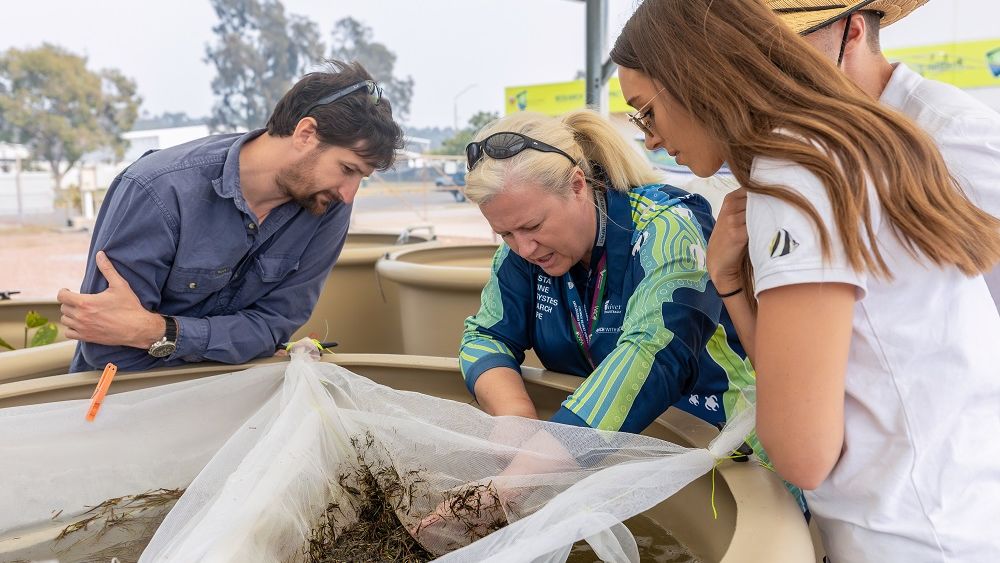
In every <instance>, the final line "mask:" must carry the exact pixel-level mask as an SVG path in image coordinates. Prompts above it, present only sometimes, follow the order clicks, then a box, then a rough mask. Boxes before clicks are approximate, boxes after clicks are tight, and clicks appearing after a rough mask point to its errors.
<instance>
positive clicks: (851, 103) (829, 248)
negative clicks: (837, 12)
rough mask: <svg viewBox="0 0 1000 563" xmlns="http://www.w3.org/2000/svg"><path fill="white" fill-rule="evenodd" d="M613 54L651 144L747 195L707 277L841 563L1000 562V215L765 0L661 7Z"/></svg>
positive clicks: (765, 429)
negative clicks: (976, 201) (732, 180)
mask: <svg viewBox="0 0 1000 563" xmlns="http://www.w3.org/2000/svg"><path fill="white" fill-rule="evenodd" d="M611 56H612V59H613V60H614V61H615V62H616V63H618V64H619V65H620V67H621V70H620V78H621V84H622V90H623V92H624V94H625V97H626V99H627V100H628V102H629V104H630V105H632V106H633V107H635V108H637V109H638V112H637V113H636V114H635V115H634V116H633V119H634V120H635V122H636V123H637V124H638V125H639V126H640V127H641V128H642V129H643V130H644V131H645V134H646V145H647V146H648V147H650V148H653V147H663V148H666V149H667V150H668V151H670V152H671V153H673V154H676V155H677V157H678V160H679V161H680V162H682V163H684V164H686V165H688V166H689V167H691V169H692V170H694V171H695V172H696V173H698V174H699V175H710V174H712V173H714V172H715V171H716V170H717V169H718V168H719V167H720V166H721V165H722V163H723V162H727V163H728V164H729V167H730V169H731V170H732V172H733V174H734V175H735V177H736V178H737V179H738V180H739V182H740V184H741V185H742V186H743V188H742V189H741V190H738V191H737V192H734V193H733V194H731V195H729V196H727V198H726V201H725V203H724V204H723V208H722V210H721V213H720V217H719V224H718V227H717V228H716V230H715V233H714V234H713V236H712V239H711V241H710V244H709V252H708V254H709V258H708V262H709V266H708V269H709V272H710V273H711V277H712V280H713V281H714V282H715V284H716V286H717V287H718V289H719V291H721V292H723V294H724V295H729V296H728V297H726V298H725V299H724V302H725V304H726V309H727V310H728V311H729V313H730V315H731V316H732V319H733V321H734V324H735V326H736V328H737V330H738V331H739V336H740V339H741V341H742V342H743V345H744V347H745V348H746V351H747V352H748V353H749V355H750V358H751V359H752V360H753V363H754V367H755V368H756V371H757V399H758V405H757V406H758V411H757V432H758V435H759V437H760V440H761V442H762V443H763V445H764V447H765V448H766V449H767V451H768V454H769V455H770V457H771V461H772V462H773V465H774V467H775V468H776V470H777V471H778V473H780V474H781V475H782V476H783V477H784V478H785V479H787V480H788V481H790V482H792V483H793V484H795V485H798V486H800V487H802V488H803V489H806V490H807V492H806V498H807V500H808V502H809V507H810V509H811V511H812V513H813V514H814V515H815V517H816V518H817V521H818V524H819V526H820V530H821V531H822V533H823V537H824V540H825V546H826V548H827V550H828V552H829V555H830V556H831V559H832V560H833V561H834V562H835V563H837V562H847V561H850V562H857V561H873V562H876V561H877V562H885V561H963V562H965V561H997V560H1000V559H998V558H1000V536H998V535H997V534H996V530H995V523H996V521H997V514H998V509H997V502H998V501H1000V453H998V452H997V449H996V448H995V447H993V444H994V443H995V441H996V437H997V436H998V435H1000V346H998V342H1000V315H998V313H997V310H996V308H995V307H994V306H993V302H992V300H991V297H990V294H989V291H988V289H987V286H986V283H985V281H984V280H983V276H982V273H983V272H985V271H989V270H990V269H991V268H993V267H994V266H995V265H996V264H997V263H998V262H1000V221H998V220H997V219H996V218H994V217H992V216H990V215H988V214H987V213H985V212H983V211H982V210H980V209H978V208H977V207H975V206H974V205H972V204H971V203H970V202H969V201H968V200H967V199H966V198H965V196H964V195H963V193H962V191H961V189H960V188H959V187H958V185H957V184H956V182H955V181H954V180H953V179H952V178H951V177H950V176H949V175H948V171H947V169H946V167H945V163H944V162H943V160H942V157H941V155H940V154H939V153H938V151H937V149H936V148H935V146H934V144H933V141H932V140H931V139H930V138H929V137H928V136H927V135H926V134H925V133H923V132H922V131H921V130H920V129H919V128H918V127H917V126H915V125H914V124H913V123H911V122H910V121H908V120H907V119H906V118H904V117H903V116H902V115H900V114H898V113H896V112H895V111H893V110H892V109H889V108H887V107H886V106H884V105H880V104H879V103H878V102H877V101H876V100H874V99H872V98H871V97H869V96H867V95H866V94H865V93H864V92H863V91H862V90H861V89H859V88H858V87H856V86H855V85H854V84H853V83H851V82H850V81H849V79H848V78H847V77H845V76H844V75H843V74H842V73H841V72H840V71H838V69H837V68H836V66H835V65H834V63H833V61H830V60H827V59H826V58H825V57H824V56H823V55H821V54H820V53H819V52H818V51H816V50H814V49H811V48H808V47H807V46H806V45H805V43H804V42H803V40H802V39H801V38H800V37H798V36H797V35H796V34H795V33H794V32H793V31H792V30H791V29H789V28H788V27H787V26H784V25H781V24H780V23H779V22H778V20H777V19H776V17H775V15H774V14H772V12H771V10H770V9H769V8H768V7H767V6H766V5H765V4H764V3H763V2H758V1H751V2H748V1H746V0H646V2H644V3H643V4H642V5H641V6H640V7H639V8H638V10H637V11H636V13H635V14H634V15H633V16H632V17H631V19H630V20H629V21H628V23H627V24H626V25H625V28H624V30H623V31H622V34H621V36H620V37H619V38H618V40H617V43H616V45H615V47H614V49H613V50H612V55H611Z"/></svg>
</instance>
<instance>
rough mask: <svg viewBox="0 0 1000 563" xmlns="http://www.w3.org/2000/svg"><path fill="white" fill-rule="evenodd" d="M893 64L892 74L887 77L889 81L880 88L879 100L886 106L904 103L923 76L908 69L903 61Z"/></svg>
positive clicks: (900, 105) (896, 105) (896, 106)
mask: <svg viewBox="0 0 1000 563" xmlns="http://www.w3.org/2000/svg"><path fill="white" fill-rule="evenodd" d="M893 66H894V67H895V68H894V69H893V71H892V76H890V77H889V82H887V83H886V85H885V89H883V90H882V95H881V96H879V101H880V102H882V103H883V104H886V105H887V106H890V107H893V108H899V107H903V105H904V104H906V100H907V98H909V97H910V93H911V92H913V90H915V89H916V88H917V86H919V85H920V82H921V81H922V80H923V79H924V77H922V76H920V75H919V74H917V73H916V72H914V71H912V70H910V67H908V66H906V65H905V64H903V63H896V64H895V65H893Z"/></svg>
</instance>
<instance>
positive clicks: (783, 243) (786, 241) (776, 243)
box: [770, 229, 799, 258]
mask: <svg viewBox="0 0 1000 563" xmlns="http://www.w3.org/2000/svg"><path fill="white" fill-rule="evenodd" d="M798 247H799V243H798V242H796V240H795V239H793V238H792V235H791V233H789V232H788V231H786V230H785V229H779V230H778V232H776V233H774V237H773V238H772V239H771V247H770V248H771V258H780V257H782V256H788V255H789V254H791V253H792V251H794V250H795V249H796V248H798Z"/></svg>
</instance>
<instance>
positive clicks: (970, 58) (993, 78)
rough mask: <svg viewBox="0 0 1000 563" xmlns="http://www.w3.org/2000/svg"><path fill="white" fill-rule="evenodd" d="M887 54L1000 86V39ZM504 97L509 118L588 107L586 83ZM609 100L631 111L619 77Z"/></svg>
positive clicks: (941, 75) (943, 77) (511, 90)
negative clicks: (514, 115) (624, 96)
mask: <svg viewBox="0 0 1000 563" xmlns="http://www.w3.org/2000/svg"><path fill="white" fill-rule="evenodd" d="M885 54H886V56H887V57H888V58H889V60H891V61H902V62H904V63H906V65H907V66H909V67H910V68H912V69H914V70H915V71H917V72H919V73H920V74H922V75H924V76H926V77H927V78H931V79H933V80H940V81H941V82H947V83H949V84H954V85H955V86H958V87H959V88H983V87H989V86H996V87H1000V39H986V40H983V41H966V42H963V43H945V44H941V45H925V46H923V47H907V48H905V49H889V50H887V51H885ZM504 98H505V100H506V102H505V104H504V106H505V113H507V114H508V115H509V114H512V113H517V112H519V111H534V112H538V113H544V114H546V115H560V114H563V113H566V112H567V111H571V110H574V109H580V108H582V107H584V106H585V105H586V96H585V84H584V81H583V80H574V81H572V82H554V83H551V84H535V85H533V86H511V87H508V88H505V89H504ZM608 98H609V99H610V104H609V108H610V111H611V113H622V112H626V111H631V108H629V107H628V104H626V103H625V99H624V98H623V97H622V88H621V85H620V84H619V82H618V77H613V78H612V79H611V80H610V81H609V82H608Z"/></svg>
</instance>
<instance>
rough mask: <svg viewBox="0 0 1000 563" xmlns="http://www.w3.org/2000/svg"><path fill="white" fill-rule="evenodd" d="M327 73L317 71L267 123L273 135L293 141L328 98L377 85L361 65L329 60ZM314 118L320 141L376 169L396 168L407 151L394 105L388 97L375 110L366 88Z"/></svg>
mask: <svg viewBox="0 0 1000 563" xmlns="http://www.w3.org/2000/svg"><path fill="white" fill-rule="evenodd" d="M327 65H328V68H327V69H326V70H324V71H319V72H311V73H309V74H307V75H305V76H304V77H302V79H301V80H299V81H298V82H297V83H296V84H295V86H292V89H291V90H289V91H288V92H286V93H285V95H284V96H282V98H281V100H280V101H279V102H278V104H277V105H276V106H274V111H273V112H272V113H271V117H270V118H268V120H267V132H268V133H269V134H270V135H272V136H275V137H288V136H290V135H291V134H292V133H293V132H295V127H296V126H297V125H298V123H299V121H300V120H301V119H302V118H303V117H307V116H306V115H302V114H303V112H304V111H305V110H306V109H307V108H309V106H311V105H312V104H314V103H315V102H316V101H318V100H319V99H320V98H322V97H323V96H326V95H328V94H331V93H333V92H336V91H337V90H341V89H343V88H347V87H348V86H351V85H353V84H357V83H358V82H363V81H365V80H372V76H371V74H369V73H368V71H367V70H365V68H364V67H363V66H361V65H360V64H359V63H356V62H353V63H345V62H342V61H328V62H327ZM308 117H312V118H314V119H315V120H316V131H317V134H318V136H319V139H320V141H322V142H323V143H325V144H327V145H334V146H338V147H345V148H348V149H351V150H352V151H354V152H356V153H357V154H358V156H360V157H361V158H363V159H364V160H365V162H367V163H368V164H369V165H371V166H372V167H373V168H375V169H376V170H385V169H387V168H389V167H390V166H392V162H393V160H394V159H395V156H396V150H397V149H402V148H403V131H402V129H400V127H399V125H398V124H397V123H396V122H395V121H393V119H392V106H391V105H390V104H389V101H388V100H386V99H385V98H382V100H381V101H379V103H378V105H375V104H374V103H373V102H372V101H371V100H370V97H369V95H368V90H367V89H365V88H362V89H360V90H358V91H357V92H352V93H351V94H348V95H347V96H344V97H343V98H340V99H339V100H336V101H334V102H332V103H329V104H324V105H321V106H317V107H316V108H314V109H312V110H310V111H309V114H308Z"/></svg>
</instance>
